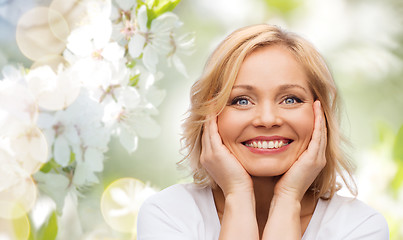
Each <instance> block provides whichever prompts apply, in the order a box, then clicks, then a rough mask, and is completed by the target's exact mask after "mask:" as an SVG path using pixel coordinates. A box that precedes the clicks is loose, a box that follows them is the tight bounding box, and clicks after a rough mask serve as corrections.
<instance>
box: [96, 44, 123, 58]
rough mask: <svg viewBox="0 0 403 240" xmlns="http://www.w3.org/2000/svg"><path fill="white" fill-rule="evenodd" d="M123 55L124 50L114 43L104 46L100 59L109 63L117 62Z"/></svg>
mask: <svg viewBox="0 0 403 240" xmlns="http://www.w3.org/2000/svg"><path fill="white" fill-rule="evenodd" d="M124 54H125V50H124V49H123V48H122V47H121V46H119V44H118V43H116V42H113V43H109V44H108V45H106V47H105V48H104V50H103V51H102V53H101V55H102V57H104V58H105V59H106V60H108V61H111V62H117V61H119V59H121V58H123V56H124Z"/></svg>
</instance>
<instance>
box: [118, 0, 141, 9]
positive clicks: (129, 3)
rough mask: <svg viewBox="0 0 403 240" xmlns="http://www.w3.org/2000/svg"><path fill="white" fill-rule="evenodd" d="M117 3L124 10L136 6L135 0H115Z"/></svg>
mask: <svg viewBox="0 0 403 240" xmlns="http://www.w3.org/2000/svg"><path fill="white" fill-rule="evenodd" d="M115 2H116V3H117V5H118V6H119V7H120V8H121V9H122V10H124V11H129V10H130V9H131V8H136V6H137V1H133V0H115Z"/></svg>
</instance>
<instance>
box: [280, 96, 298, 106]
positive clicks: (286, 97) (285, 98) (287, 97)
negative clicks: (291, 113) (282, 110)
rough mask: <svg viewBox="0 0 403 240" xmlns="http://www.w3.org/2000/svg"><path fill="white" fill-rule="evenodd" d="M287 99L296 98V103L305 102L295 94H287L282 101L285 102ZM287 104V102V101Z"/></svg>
mask: <svg viewBox="0 0 403 240" xmlns="http://www.w3.org/2000/svg"><path fill="white" fill-rule="evenodd" d="M287 99H294V100H295V103H302V102H303V101H302V100H301V99H300V98H298V97H296V96H293V95H290V96H285V97H284V98H283V100H282V101H281V102H282V103H285V101H286V100H287ZM295 103H294V104H295ZM285 104H286V103H285Z"/></svg>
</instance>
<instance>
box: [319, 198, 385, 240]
mask: <svg viewBox="0 0 403 240" xmlns="http://www.w3.org/2000/svg"><path fill="white" fill-rule="evenodd" d="M321 201H322V200H321ZM323 203H324V204H323V205H324V206H326V207H324V208H322V209H323V210H324V211H325V213H324V215H323V219H322V223H326V226H327V227H325V228H332V229H334V230H335V231H337V232H338V233H337V235H338V236H339V237H341V238H340V239H361V238H363V237H365V239H380V240H381V239H389V229H388V225H387V222H386V220H385V218H384V217H383V216H382V214H380V213H379V212H378V211H376V210H375V209H373V208H371V207H370V206H368V205H367V204H365V203H364V202H362V201H360V200H358V199H357V198H349V197H342V196H339V195H335V196H334V197H333V198H332V199H331V200H328V201H323Z"/></svg>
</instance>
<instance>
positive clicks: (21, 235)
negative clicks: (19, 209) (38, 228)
mask: <svg viewBox="0 0 403 240" xmlns="http://www.w3.org/2000/svg"><path fill="white" fill-rule="evenodd" d="M12 224H13V228H14V237H15V239H27V235H28V232H30V226H31V225H30V223H29V222H28V219H27V217H25V215H24V216H22V217H19V218H15V219H12ZM27 227H28V228H27ZM6 238H7V236H6Z"/></svg>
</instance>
